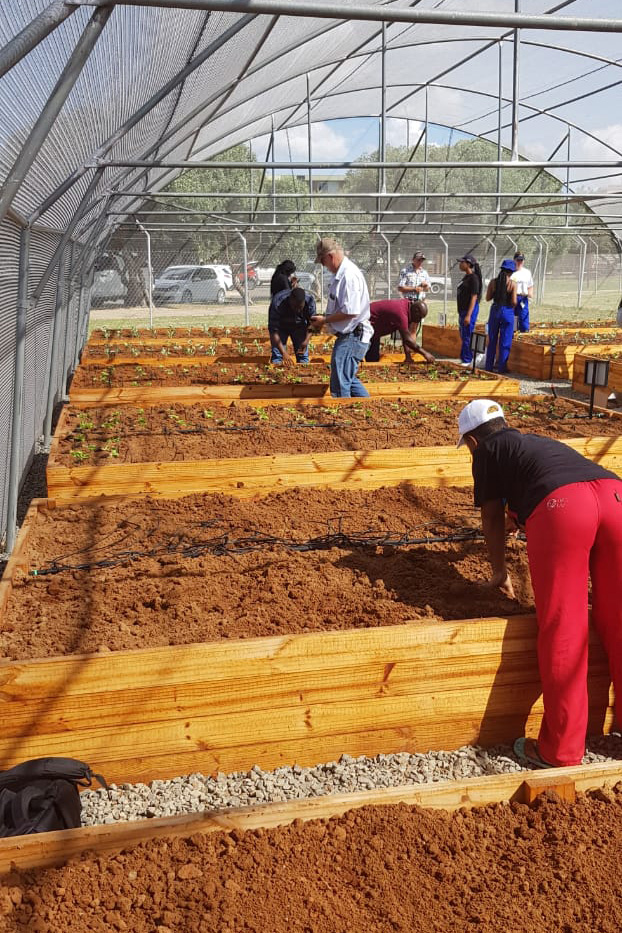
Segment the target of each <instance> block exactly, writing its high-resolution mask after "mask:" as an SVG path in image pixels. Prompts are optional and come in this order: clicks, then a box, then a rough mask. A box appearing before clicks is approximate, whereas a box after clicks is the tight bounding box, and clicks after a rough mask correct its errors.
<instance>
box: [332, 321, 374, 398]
mask: <svg viewBox="0 0 622 933" xmlns="http://www.w3.org/2000/svg"><path fill="white" fill-rule="evenodd" d="M368 349H369V344H368V343H365V342H364V341H363V340H358V339H357V338H356V337H355V336H354V334H345V335H344V336H343V337H336V338H335V345H334V347H333V355H332V357H331V360H330V394H331V395H332V397H333V398H368V396H369V392H368V391H367V389H366V388H365V386H364V385H363V383H362V382H361V380H360V379H359V378H358V377H357V375H356V373H357V371H358V368H359V365H360V364H361V362H362V361H363V360H364V358H365V354H366V353H367V350H368Z"/></svg>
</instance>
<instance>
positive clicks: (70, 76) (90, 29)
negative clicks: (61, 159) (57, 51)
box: [0, 6, 113, 223]
mask: <svg viewBox="0 0 622 933" xmlns="http://www.w3.org/2000/svg"><path fill="white" fill-rule="evenodd" d="M112 10H113V7H112V6H103V7H100V8H98V9H96V10H95V12H94V13H93V16H92V17H91V19H90V20H89V22H88V24H87V26H86V29H85V30H84V32H83V33H82V35H81V36H80V39H79V40H78V43H77V45H76V47H75V49H74V50H73V53H72V55H71V58H70V59H69V61H68V63H67V65H66V66H65V68H64V70H63V73H62V74H61V76H60V78H59V79H58V81H57V82H56V86H55V87H54V90H53V91H52V93H51V95H50V97H49V98H48V101H47V103H46V105H45V107H44V108H43V110H42V111H41V114H40V115H39V119H38V120H37V122H36V123H35V125H34V127H33V128H32V130H31V131H30V134H29V136H28V139H27V140H26V142H25V143H24V144H23V146H22V148H21V151H20V154H19V156H18V157H17V159H16V161H15V163H14V164H13V167H12V168H11V169H10V171H9V173H8V176H7V178H6V181H5V183H4V186H3V188H2V191H1V192H0V223H2V221H3V220H4V218H5V217H6V215H7V213H8V211H9V209H10V207H11V204H12V203H13V201H14V199H15V197H16V195H17V193H18V191H19V189H20V188H21V186H22V183H23V181H24V179H25V178H26V175H27V174H28V171H29V170H30V168H31V167H32V164H33V162H34V161H35V159H36V158H37V155H38V154H39V151H40V149H41V147H42V145H43V143H44V142H45V140H46V138H47V136H48V133H49V132H50V130H51V129H52V126H53V125H54V122H55V120H56V118H57V117H58V114H59V113H60V111H61V109H62V107H63V105H64V103H65V101H66V100H67V98H68V97H69V94H70V93H71V91H72V89H73V87H74V85H75V83H76V81H77V80H78V78H79V77H80V73H81V72H82V69H83V68H84V66H85V64H86V62H87V59H88V57H89V55H90V54H91V52H92V51H93V48H94V46H95V43H96V42H97V40H98V39H99V37H100V35H101V34H102V32H103V29H104V27H105V25H106V23H107V22H108V18H109V17H110V14H111V13H112Z"/></svg>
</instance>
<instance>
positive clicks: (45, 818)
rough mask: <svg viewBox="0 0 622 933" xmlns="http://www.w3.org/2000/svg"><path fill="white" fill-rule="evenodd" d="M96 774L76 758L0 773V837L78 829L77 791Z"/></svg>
mask: <svg viewBox="0 0 622 933" xmlns="http://www.w3.org/2000/svg"><path fill="white" fill-rule="evenodd" d="M94 777H95V778H97V780H98V781H99V783H100V784H101V785H102V786H103V787H105V788H106V789H108V785H107V784H106V782H105V781H104V779H103V778H102V777H100V776H99V775H98V774H93V772H92V771H91V769H90V768H89V766H88V765H87V764H85V763H84V762H83V761H76V759H75V758H34V759H33V760H32V761H24V762H23V763H22V764H21V765H16V766H15V767H14V768H11V769H10V770H9V771H0V837H5V836H26V835H29V834H31V833H47V832H50V831H51V830H53V829H73V828H74V827H77V826H80V813H81V811H82V805H81V803H80V791H79V790H78V787H90V786H91V784H92V782H93V778H94Z"/></svg>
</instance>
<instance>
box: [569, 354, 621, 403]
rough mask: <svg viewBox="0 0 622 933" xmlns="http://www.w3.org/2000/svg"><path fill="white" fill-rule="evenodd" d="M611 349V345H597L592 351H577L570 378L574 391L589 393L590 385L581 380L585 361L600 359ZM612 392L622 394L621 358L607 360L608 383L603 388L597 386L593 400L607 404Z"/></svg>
mask: <svg viewBox="0 0 622 933" xmlns="http://www.w3.org/2000/svg"><path fill="white" fill-rule="evenodd" d="M610 350H611V347H598V348H595V349H594V350H593V351H589V352H586V351H585V349H584V350H583V351H582V352H581V353H577V355H576V356H575V362H574V375H573V378H572V388H573V390H574V391H575V392H581V393H582V394H583V395H589V394H590V392H591V391H592V390H591V387H590V386H586V385H585V383H584V382H583V378H584V373H585V363H586V361H587V360H594V359H602V357H605V358H606V357H607V352H608V351H610ZM621 350H622V347H618V348H617V350H616V352H620V351H621ZM612 392H614V393H615V394H616V395H617V396H620V395H622V360H610V362H609V385H608V386H607V387H606V388H604V389H601V388H597V389H596V391H595V393H594V400H595V402H596V404H597V405H602V406H603V407H605V406H606V405H607V399H608V398H609V396H610V395H611V393H612Z"/></svg>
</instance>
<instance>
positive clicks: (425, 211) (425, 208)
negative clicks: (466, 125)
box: [422, 84, 430, 224]
mask: <svg viewBox="0 0 622 933" xmlns="http://www.w3.org/2000/svg"><path fill="white" fill-rule="evenodd" d="M428 116H429V111H428V85H427V84H426V86H425V137H424V140H423V161H424V163H425V168H424V170H423V218H422V223H424V224H425V223H427V215H428V167H427V166H428V137H429V129H430V127H429V123H428Z"/></svg>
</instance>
